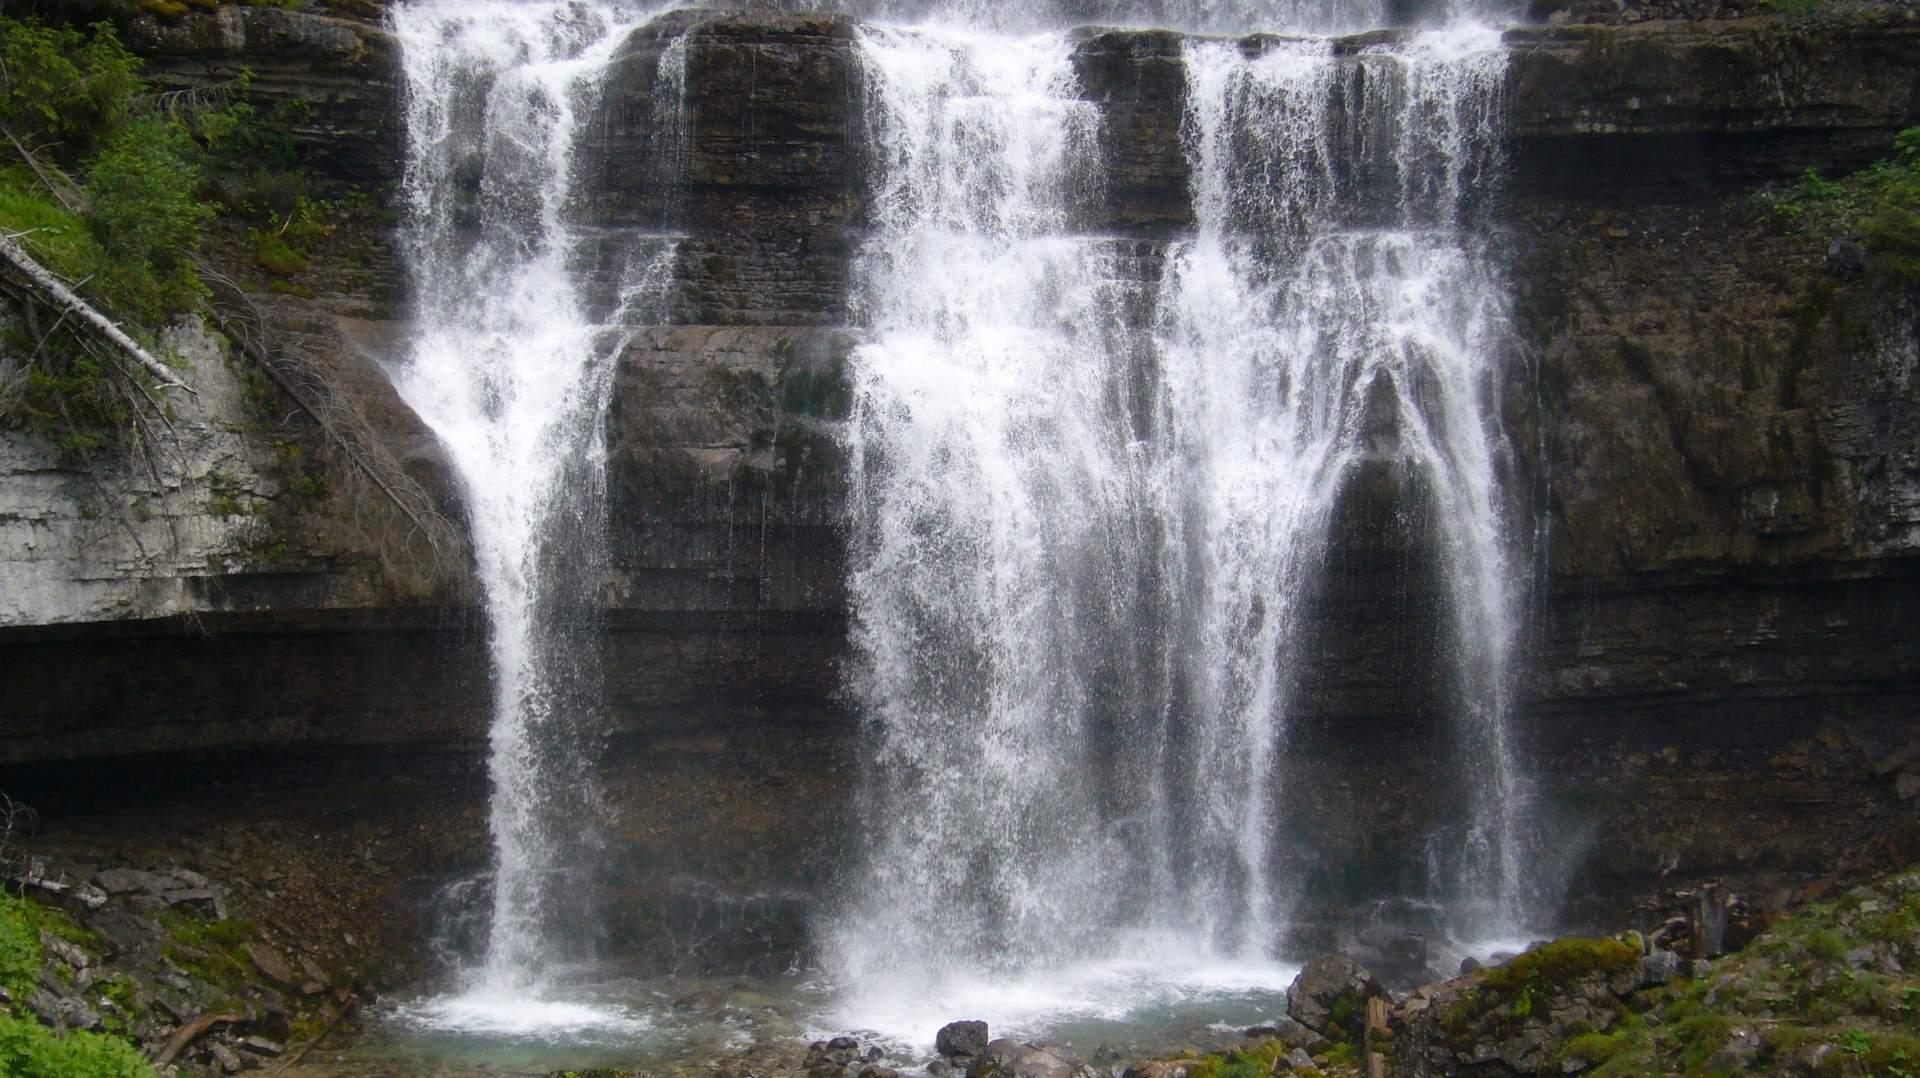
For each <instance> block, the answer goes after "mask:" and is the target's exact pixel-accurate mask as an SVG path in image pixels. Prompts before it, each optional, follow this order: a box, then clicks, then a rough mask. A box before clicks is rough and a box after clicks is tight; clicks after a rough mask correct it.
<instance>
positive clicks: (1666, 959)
mask: <svg viewBox="0 0 1920 1078" xmlns="http://www.w3.org/2000/svg"><path fill="white" fill-rule="evenodd" d="M1685 964H1686V963H1685V960H1683V959H1682V958H1681V957H1680V956H1679V955H1677V954H1674V953H1673V952H1672V951H1665V950H1654V951H1652V952H1650V953H1648V954H1645V955H1642V956H1641V958H1640V983H1641V984H1642V985H1645V986H1652V985H1661V984H1666V983H1667V982H1668V981H1671V980H1674V979H1676V978H1678V977H1680V976H1681V974H1682V969H1683V967H1684V966H1685Z"/></svg>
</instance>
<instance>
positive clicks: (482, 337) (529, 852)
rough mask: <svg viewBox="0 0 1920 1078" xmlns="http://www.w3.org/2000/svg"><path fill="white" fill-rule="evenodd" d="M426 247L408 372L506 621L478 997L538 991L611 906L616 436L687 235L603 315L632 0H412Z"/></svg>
mask: <svg viewBox="0 0 1920 1078" xmlns="http://www.w3.org/2000/svg"><path fill="white" fill-rule="evenodd" d="M392 19H393V25H394V29H395V31H396V33H397V35H398V37H399V40H400V42H401V45H402V48H403V56H404V74H405V79H406V89H407V96H406V101H407V116H406V121H407V132H406V133H407V145H408V162H407V171H406V184H405V197H406V203H405V208H406V212H407V223H406V227H405V232H404V241H405V250H406V253H407V256H408V259H409V266H410V269H411V272H412V277H413V282H414V287H415V301H416V306H417V314H416V317H417V322H416V332H415V335H414V338H413V341H412V345H411V351H410V354H409V355H408V356H407V357H406V359H405V361H404V362H403V363H400V364H398V365H397V366H396V369H395V370H394V372H393V373H394V379H395V383H396V385H397V386H398V388H399V390H400V393H401V394H402V396H403V397H404V398H405V399H406V401H407V403H408V404H409V405H411V406H412V407H413V409H414V410H415V411H416V412H418V413H419V414H420V416H421V417H422V418H423V419H424V420H425V421H426V422H427V423H428V424H429V425H430V426H431V427H432V428H433V430H434V432H435V433H436V434H437V435H438V436H439V438H440V440H441V442H442V443H443V444H444V446H445V448H446V452H447V456H448V459H449V460H450V461H451V462H452V465H453V467H454V469H455V470H456V472H457V473H458V476H459V478H460V481H461V486H462V492H463V496H464V499H465V503H466V509H467V514H468V519H469V524H470V530H471V535H472V544H473V550H474V557H475V561H476V573H477V577H478V580H479V582H480V585H481V587H482V589H483V591H484V602H485V609H486V613H487V616H488V620H489V629H490V638H489V645H490V655H491V659H492V677H493V692H494V713H493V717H492V725H491V727H490V732H489V757H488V774H489V777H490V779H491V781H492V797H491V801H490V806H489V825H490V830H491V834H492V839H493V854H494V873H493V893H492V915H491V921H490V927H489V929H488V938H487V949H486V955H485V960H484V963H483V964H482V965H481V966H480V967H479V969H478V970H476V971H475V976H474V983H473V985H472V986H471V987H472V988H473V990H474V991H475V993H476V994H491V995H494V996H499V997H510V996H512V995H515V994H520V995H525V994H537V993H538V992H540V991H541V990H542V989H543V988H544V987H545V985H546V984H547V983H548V982H549V980H550V977H551V974H550V966H551V965H552V963H553V962H555V961H556V960H564V959H567V958H574V957H580V956H582V955H583V954H585V952H586V948H587V944H586V942H585V940H586V935H587V929H588V922H589V917H588V916H587V914H588V911H587V909H586V907H585V905H584V902H585V901H586V900H585V897H584V896H586V895H587V894H589V893H590V891H591V888H590V887H587V886H584V883H585V880H584V878H583V877H584V873H585V872H586V871H587V868H586V867H585V866H587V865H589V864H590V863H591V860H590V859H589V858H586V857H584V856H583V854H584V852H585V851H586V850H587V849H589V847H590V846H591V843H592V841H593V834H592V829H591V820H592V819H593V816H594V798H595V794H594V789H593V774H592V767H591V764H592V759H593V744H594V742H595V740H596V739H597V737H598V728H597V726H596V721H595V720H596V718H597V713H598V711H599V710H600V708H601V707H602V704H601V684H600V680H599V670H598V665H597V654H598V645H597V642H596V638H595V636H594V635H593V632H592V629H593V627H594V617H593V611H594V610H595V609H596V606H597V590H598V586H599V582H598V575H599V572H600V568H601V566H602V565H603V564H604V560H605V552H604V549H603V547H604V535H605V513H606V499H605V463H606V460H605V455H606V450H605V443H604V437H603V432H602V422H603V416H604V412H605V409H606V403H607V398H608V393H609V389H610V386H611V377H612V369H613V360H614V357H615V356H616V355H617V354H618V353H619V351H620V350H621V348H622V347H623V346H624V344H625V339H626V331H625V330H624V329H623V326H624V325H625V324H626V323H628V322H630V321H635V320H638V319H641V318H644V317H648V315H649V312H648V311H647V310H646V308H647V306H648V305H649V304H650V303H654V302H655V301H656V300H657V297H658V293H659V291H660V284H661V282H662V281H663V280H664V272H663V271H664V269H665V267H666V265H667V261H666V259H667V258H668V256H669V255H670V253H671V243H670V241H655V242H653V243H651V244H643V245H642V246H643V247H646V248H647V249H646V250H644V251H642V252H641V253H640V254H639V255H638V256H636V257H635V258H634V259H633V260H632V262H631V264H630V266H629V268H628V270H627V275H626V279H625V280H624V281H623V282H621V302H620V304H619V309H618V310H616V311H615V312H614V313H613V314H612V315H611V316H609V317H608V318H607V319H605V320H604V322H598V323H596V321H595V320H594V319H592V318H590V317H589V315H588V313H587V303H586V301H585V299H584V298H583V296H582V293H581V286H580V278H581V262H582V256H583V252H582V251H581V250H579V248H580V247H581V244H582V238H581V230H579V229H577V228H576V227H575V226H574V224H573V222H572V221H571V220H570V216H569V212H570V206H571V200H572V197H573V183H574V173H575V171H576V167H575V160H574V157H575V150H576V142H577V140H578V137H579V133H580V126H581V123H582V121H583V120H584V119H585V117H587V116H588V115H590V114H591V112H592V110H593V107H594V104H595V101H596V95H597V90H598V86H599V83H600V80H601V78H602V76H603V75H604V73H605V71H606V70H607V67H608V63H609V60H610V59H611V58H612V56H613V55H614V52H615V50H616V49H617V48H618V47H619V46H620V45H621V44H622V43H623V42H624V41H625V40H626V38H627V36H628V34H629V32H630V31H631V30H632V29H634V28H635V27H636V26H638V25H640V24H641V23H642V22H643V21H644V17H643V13H641V12H640V11H638V10H636V9H634V8H631V7H628V6H624V5H620V4H616V3H605V2H603V3H591V4H589V3H579V2H571V0H529V2H513V0H485V2H479V3H475V2H471V0H410V2H408V3H404V4H402V5H399V6H397V7H396V8H395V9H394V11H393V14H392Z"/></svg>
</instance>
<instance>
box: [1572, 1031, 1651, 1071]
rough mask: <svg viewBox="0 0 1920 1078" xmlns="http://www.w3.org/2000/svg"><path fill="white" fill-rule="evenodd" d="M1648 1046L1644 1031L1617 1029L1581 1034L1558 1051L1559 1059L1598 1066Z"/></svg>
mask: <svg viewBox="0 0 1920 1078" xmlns="http://www.w3.org/2000/svg"><path fill="white" fill-rule="evenodd" d="M1647 1046H1648V1040H1647V1034H1646V1031H1645V1030H1644V1029H1638V1028H1636V1029H1617V1030H1615V1031H1613V1032H1612V1033H1582V1034H1580V1035H1579V1036H1577V1037H1574V1038H1573V1039H1571V1040H1569V1041H1567V1043H1566V1045H1565V1047H1563V1048H1561V1049H1560V1055H1559V1057H1558V1058H1559V1059H1560V1060H1561V1061H1562V1062H1564V1061H1566V1060H1572V1059H1578V1060H1583V1061H1585V1062H1586V1063H1587V1064H1588V1065H1590V1066H1599V1065H1600V1064H1602V1063H1605V1062H1607V1061H1609V1060H1611V1059H1615V1058H1617V1057H1619V1056H1621V1055H1624V1054H1626V1053H1627V1052H1631V1051H1634V1050H1636V1049H1645V1048H1646V1047H1647Z"/></svg>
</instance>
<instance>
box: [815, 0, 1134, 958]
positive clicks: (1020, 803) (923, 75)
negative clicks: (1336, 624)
mask: <svg viewBox="0 0 1920 1078" xmlns="http://www.w3.org/2000/svg"><path fill="white" fill-rule="evenodd" d="M860 46H861V52H862V57H863V60H864V62H865V67H866V72H867V78H868V82H869V94H870V96H871V99H872V102H873V104H872V107H871V113H870V116H869V122H870V124H871V126H872V143H873V145H875V146H876V147H877V148H879V151H880V152H881V153H882V154H883V155H884V162H883V164H882V175H881V179H880V188H879V190H878V192H877V197H876V217H877V228H876V233H877V234H876V237H875V238H874V239H873V240H872V241H871V242H869V244H868V245H867V247H866V250H865V252H864V253H863V255H862V256H861V261H860V264H859V266H858V270H857V272H858V275H859V282H860V283H859V285H858V288H859V289H860V291H859V293H858V295H859V300H860V302H861V304H862V310H861V311H860V314H861V316H862V317H863V318H864V320H865V321H867V322H868V323H869V324H870V325H871V326H872V331H873V337H874V341H873V343H871V344H869V345H867V346H865V347H863V348H862V349H861V350H860V351H859V352H858V353H857V354H856V356H855V367H856V371H857V376H856V377H857V381H856V397H857V401H858V403H857V405H856V409H855V414H854V418H853V422H852V424H851V428H852V429H851V432H850V434H849V439H850V444H851V448H852V458H853V471H854V475H853V490H854V493H855V502H856V506H857V508H856V510H855V515H854V519H853V534H852V545H853V548H854V552H855V553H854V557H853V562H854V565H855V567H856V568H855V569H854V572H853V575H852V578H851V580H850V586H851V590H852V593H853V597H854V611H855V617H856V621H855V625H854V643H855V645H856V647H857V648H858V650H859V652H860V654H861V656H862V668H861V673H860V674H859V675H858V676H859V681H860V688H859V692H860V696H861V699H862V701H863V702H864V703H865V705H866V707H867V709H868V714H869V717H870V718H871V719H872V720H874V726H875V737H876V738H877V739H878V742H879V743H878V745H877V747H876V749H875V754H876V757H877V760H878V764H879V766H878V770H877V775H878V777H879V781H878V783H877V788H876V789H874V790H872V791H871V792H870V794H869V796H870V798H871V800H872V802H873V803H872V805H870V815H869V818H870V819H872V820H874V821H875V822H876V823H877V824H878V826H879V827H880V828H881V832H880V833H879V834H877V835H875V836H874V841H875V842H876V843H877V846H878V848H879V849H880V850H882V851H884V852H882V853H880V854H879V855H877V859H876V860H875V862H874V866H873V872H874V875H873V876H872V878H871V879H870V880H869V881H867V883H866V884H865V886H863V888H862V891H861V893H860V894H859V895H857V896H856V899H855V906H856V910H855V911H854V912H853V913H852V915H851V918H850V921H849V922H848V924H847V925H846V926H845V928H844V935H843V936H842V938H841V941H840V942H841V943H842V944H843V955H845V956H846V957H847V958H848V959H849V960H850V961H852V962H853V963H854V964H855V965H857V966H859V967H862V968H872V969H879V968H897V964H898V963H900V962H901V961H907V960H910V961H911V962H913V963H915V964H916V965H919V964H925V963H931V964H932V966H933V967H934V968H933V969H932V970H929V971H928V972H934V973H938V972H941V970H940V968H939V967H942V966H945V965H946V964H948V963H956V964H962V965H965V964H972V963H976V962H981V961H993V960H994V959H995V956H996V955H997V956H998V957H999V958H1001V959H1004V960H1005V961H1006V962H1007V963H1009V964H1012V965H1021V966H1024V965H1027V964H1030V963H1032V962H1035V961H1044V960H1046V959H1047V958H1048V957H1051V956H1057V955H1065V954H1076V953H1084V952H1085V950H1086V948H1087V947H1088V946H1089V945H1090V943H1091V940H1090V938H1089V933H1096V932H1099V931H1102V930H1103V929H1104V927H1105V926H1108V925H1110V924H1111V923H1112V921H1113V914H1112V912H1111V910H1110V909H1109V907H1110V906H1111V905H1112V904H1113V903H1114V902H1115V901H1117V900H1119V898H1120V897H1121V893H1120V888H1119V886H1118V884H1119V881H1118V880H1117V879H1116V878H1115V875H1114V874H1115V872H1116V870H1118V869H1120V868H1121V865H1122V860H1121V857H1122V850H1121V848H1120V845H1119V842H1118V836H1117V835H1116V833H1115V832H1113V831H1112V830H1111V829H1110V828H1109V827H1108V826H1107V824H1106V821H1105V819H1104V818H1103V816H1104V813H1102V812H1101V811H1100V810H1099V806H1098V805H1097V804H1096V802H1095V800H1094V799H1093V798H1091V797H1089V796H1088V791H1089V789H1090V786H1091V784H1092V783H1093V782H1095V781H1097V776H1098V775H1099V774H1100V773H1101V768H1100V767H1099V760H1098V758H1097V755H1098V748H1097V745H1098V738H1097V736H1096V735H1097V731H1096V730H1094V729H1093V728H1092V726H1093V724H1094V723H1095V722H1096V721H1099V720H1100V719H1101V715H1100V712H1099V708H1098V706H1097V701H1098V700H1099V698H1100V697H1101V696H1102V695H1103V691H1104V690H1103V686H1102V685H1101V684H1100V676H1101V671H1102V669H1103V668H1105V667H1110V666H1111V667H1119V668H1124V666H1125V660H1124V657H1123V655H1122V654H1121V653H1122V652H1124V650H1125V648H1126V637H1125V634H1126V632H1127V630H1128V628H1129V626H1131V625H1133V624H1134V623H1135V621H1136V619H1135V617H1134V614H1135V611H1134V610H1133V609H1132V603H1133V598H1134V596H1133V583H1134V579H1135V578H1136V577H1137V575H1138V572H1139V563H1138V559H1139V558H1141V557H1142V555H1143V554H1144V553H1145V552H1146V551H1145V546H1146V544H1145V543H1143V541H1142V537H1141V536H1140V535H1139V534H1138V533H1137V532H1136V530H1135V529H1136V526H1137V524H1138V518H1139V514H1138V512H1137V509H1136V507H1135V506H1134V505H1133V504H1132V498H1133V496H1134V493H1135V489H1134V487H1135V485H1134V484H1133V483H1132V481H1131V479H1130V476H1129V467H1130V459H1131V458H1130V440H1131V436H1130V433H1129V430H1128V416H1127V412H1126V402H1125V400H1124V399H1123V398H1122V397H1121V396H1119V395H1118V394H1117V393H1116V391H1115V390H1116V385H1117V378H1116V375H1117V373H1119V367H1120V365H1121V364H1122V363H1123V362H1124V357H1125V354H1126V344H1127V342H1126V340H1125V336H1126V334H1127V332H1128V330H1127V328H1126V327H1127V319H1126V318H1125V317H1124V313H1125V312H1124V308H1125V306H1126V303H1127V300H1128V294H1127V293H1128V289H1129V284H1128V282H1127V281H1126V280H1124V279H1123V277H1122V275H1121V273H1120V268H1121V267H1120V266H1119V264H1118V263H1119V262H1120V258H1121V256H1120V255H1119V254H1118V252H1117V251H1116V250H1115V249H1114V247H1113V245H1111V244H1106V243H1102V242H1100V241H1097V240H1089V239H1084V238H1077V237H1070V236H1067V235H1065V234H1063V229H1064V226H1065V224H1066V221H1067V218H1068V215H1069V212H1070V210H1071V208H1072V207H1073V206H1074V205H1075V204H1076V202H1080V201H1084V199H1085V198H1087V197H1088V196H1089V195H1090V194H1091V193H1093V192H1094V191H1097V189H1098V182H1099V180H1098V170H1097V156H1096V152H1095V144H1094V138H1095V134H1096V126H1095V125H1096V124H1097V122H1098V116H1097V114H1096V113H1095V111H1094V109H1093V107H1092V105H1091V104H1090V103H1088V102H1084V101H1081V100H1079V99H1078V97H1077V95H1076V92H1075V83H1074V78H1073V73H1072V68H1071V65H1070V62H1069V60H1070V54H1069V47H1068V43H1067V42H1066V40H1065V39H1064V38H1063V37H1061V36H1056V35H1045V36H1038V37H1031V38H1026V39H1020V40H1015V39H1005V38H994V37H982V36H975V35H970V34H965V33H960V32H954V31H935V30H914V31H896V30H884V29H869V30H864V31H862V33H861V37H860ZM956 896H966V897H965V898H957V897H956ZM985 939H994V940H997V941H998V945H997V947H996V948H995V950H994V952H993V953H992V954H989V953H986V952H984V951H983V949H982V948H981V946H980V943H981V941H982V940H985Z"/></svg>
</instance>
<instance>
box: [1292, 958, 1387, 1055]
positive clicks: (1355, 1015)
mask: <svg viewBox="0 0 1920 1078" xmlns="http://www.w3.org/2000/svg"><path fill="white" fill-rule="evenodd" d="M1390 998H1392V997H1391V996H1390V995H1389V994H1388V992H1387V990H1386V988H1385V987H1384V986H1383V985H1381V983H1380V982H1379V981H1378V980H1376V979H1375V978H1374V976H1373V974H1371V973H1368V972H1367V971H1366V970H1365V969H1364V968H1362V967H1361V965H1360V964H1359V963H1358V962H1355V961H1354V960H1353V959H1351V958H1347V957H1344V956H1342V955H1330V956H1325V957H1321V958H1316V959H1314V960H1313V961H1311V962H1308V963H1307V964H1306V966H1305V967H1303V968H1302V969H1301V970H1300V975H1299V976H1297V977H1295V978H1294V979H1293V983H1292V984H1291V985H1288V986H1287V1017H1289V1018H1291V1019H1293V1020H1294V1021H1296V1022H1298V1023H1300V1024H1301V1025H1303V1026H1305V1027H1306V1028H1308V1029H1310V1030H1313V1031H1314V1032H1315V1033H1320V1034H1323V1035H1326V1036H1327V1037H1329V1038H1330V1039H1333V1040H1341V1041H1348V1042H1352V1043H1358V1042H1359V1041H1360V1035H1361V1032H1362V1030H1363V1028H1364V1027H1365V1023H1366V1011H1367V1001H1368V1000H1370V999H1390Z"/></svg>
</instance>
